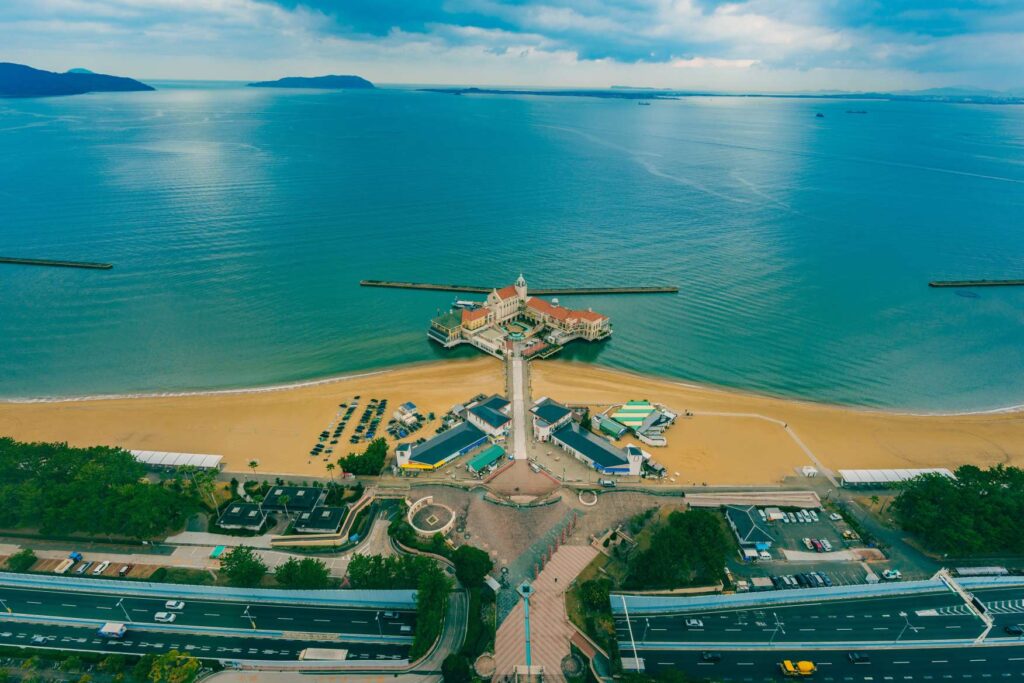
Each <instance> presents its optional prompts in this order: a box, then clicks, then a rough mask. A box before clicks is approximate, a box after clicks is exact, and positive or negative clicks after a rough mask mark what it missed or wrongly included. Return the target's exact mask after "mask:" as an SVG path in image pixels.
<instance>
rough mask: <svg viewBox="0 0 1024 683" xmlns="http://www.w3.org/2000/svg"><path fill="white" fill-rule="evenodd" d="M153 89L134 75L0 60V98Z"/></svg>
mask: <svg viewBox="0 0 1024 683" xmlns="http://www.w3.org/2000/svg"><path fill="white" fill-rule="evenodd" d="M139 90H155V88H153V87H151V86H148V85H146V84H145V83H141V82H139V81H136V80H135V79H133V78H124V77H121V76H107V75H105V74H95V73H92V72H91V71H87V70H85V69H74V70H73V71H69V72H67V73H55V72H53V71H43V70H42V69H33V68H32V67H30V66H25V65H24V64H12V63H10V62H0V97H52V96H57V95H81V94H83V93H87V92H133V91H139Z"/></svg>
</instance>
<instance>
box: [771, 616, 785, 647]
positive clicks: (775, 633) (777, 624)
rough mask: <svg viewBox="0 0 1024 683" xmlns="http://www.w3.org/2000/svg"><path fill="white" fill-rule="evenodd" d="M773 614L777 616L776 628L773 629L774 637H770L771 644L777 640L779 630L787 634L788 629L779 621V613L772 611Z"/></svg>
mask: <svg viewBox="0 0 1024 683" xmlns="http://www.w3.org/2000/svg"><path fill="white" fill-rule="evenodd" d="M772 616H773V617H775V630H774V631H772V637H771V638H769V639H768V644H769V645H771V644H772V643H774V642H775V636H777V635H778V634H779V631H782V635H786V629H784V628H782V622H781V621H779V615H778V614H777V613H775V612H772Z"/></svg>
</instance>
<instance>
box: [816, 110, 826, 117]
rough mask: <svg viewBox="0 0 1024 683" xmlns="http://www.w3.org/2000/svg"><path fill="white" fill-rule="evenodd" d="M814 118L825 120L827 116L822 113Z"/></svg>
mask: <svg viewBox="0 0 1024 683" xmlns="http://www.w3.org/2000/svg"><path fill="white" fill-rule="evenodd" d="M814 116H815V118H819V119H823V118H825V115H824V114H822V113H821V112H820V111H819V112H818V113H817V114H815V115H814Z"/></svg>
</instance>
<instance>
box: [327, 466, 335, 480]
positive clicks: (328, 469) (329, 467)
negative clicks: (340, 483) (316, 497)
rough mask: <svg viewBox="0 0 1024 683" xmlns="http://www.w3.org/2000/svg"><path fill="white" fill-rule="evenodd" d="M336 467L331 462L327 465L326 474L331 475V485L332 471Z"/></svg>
mask: <svg viewBox="0 0 1024 683" xmlns="http://www.w3.org/2000/svg"><path fill="white" fill-rule="evenodd" d="M336 467H337V465H335V464H334V463H333V462H329V463H327V473H328V474H329V475H331V483H332V484H333V483H334V469H335V468H336Z"/></svg>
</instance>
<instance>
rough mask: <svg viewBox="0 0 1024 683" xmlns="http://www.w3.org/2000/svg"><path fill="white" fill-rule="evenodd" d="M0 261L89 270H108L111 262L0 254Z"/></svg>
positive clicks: (23, 264)
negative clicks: (60, 259) (18, 256)
mask: <svg viewBox="0 0 1024 683" xmlns="http://www.w3.org/2000/svg"><path fill="white" fill-rule="evenodd" d="M0 263H11V264H14V265H19V266H50V267H52V268H88V269H90V270H110V269H111V268H113V267H114V265H113V264H111V263H93V262H92V261H55V260H52V259H45V258H17V257H14V256H0Z"/></svg>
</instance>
